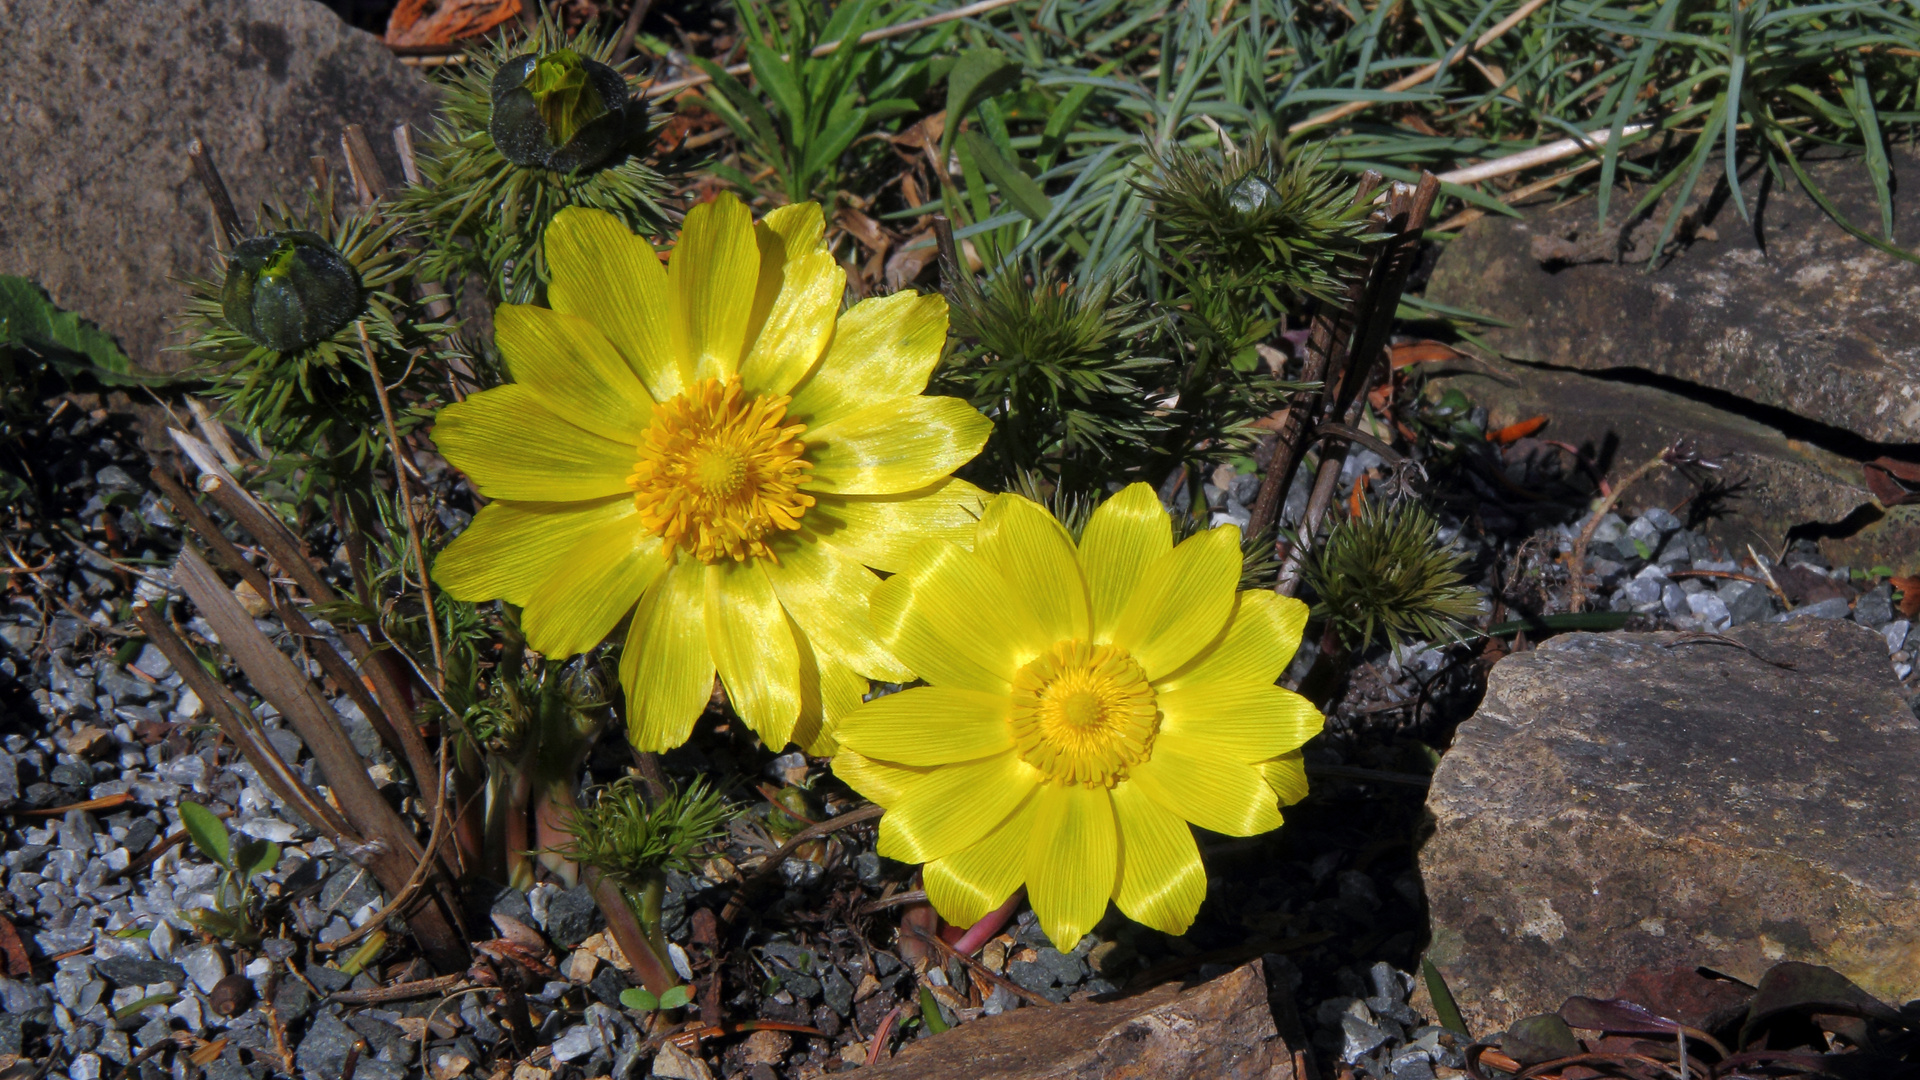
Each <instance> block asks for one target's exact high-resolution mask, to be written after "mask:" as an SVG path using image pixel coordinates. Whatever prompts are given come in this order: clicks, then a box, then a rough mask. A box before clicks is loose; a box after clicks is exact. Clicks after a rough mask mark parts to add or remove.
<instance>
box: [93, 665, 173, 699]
mask: <svg viewBox="0 0 1920 1080" xmlns="http://www.w3.org/2000/svg"><path fill="white" fill-rule="evenodd" d="M94 681H95V682H97V683H99V684H100V692H101V693H103V694H106V695H109V696H110V697H112V698H113V703H114V704H115V705H139V704H142V703H144V702H146V701H149V700H151V699H153V698H156V697H159V696H160V694H159V691H158V690H157V689H156V688H155V687H154V685H153V684H152V683H150V682H147V681H146V680H144V679H139V678H135V677H134V676H132V675H129V674H127V673H126V672H124V671H122V670H120V669H119V668H117V667H114V666H113V665H111V664H108V665H102V666H101V668H100V670H99V671H97V672H96V673H95V674H94Z"/></svg>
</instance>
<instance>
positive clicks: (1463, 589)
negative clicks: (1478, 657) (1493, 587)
mask: <svg viewBox="0 0 1920 1080" xmlns="http://www.w3.org/2000/svg"><path fill="white" fill-rule="evenodd" d="M1464 562H1465V556H1464V555H1463V554H1461V553H1460V552H1458V551H1455V550H1453V549H1452V548H1450V547H1448V546H1447V545H1445V544H1443V543H1441V542H1440V538H1439V523H1438V522H1437V521H1435V520H1434V517H1433V515H1432V514H1430V513H1428V512H1427V510H1426V509H1425V508H1423V507H1421V506H1419V505H1417V504H1415V503H1411V502H1402V503H1399V504H1397V505H1395V506H1393V507H1391V508H1388V509H1384V510H1383V509H1380V508H1379V507H1377V506H1373V505H1369V506H1368V508H1367V509H1366V511H1365V512H1363V513H1362V514H1361V515H1360V516H1359V517H1357V518H1350V519H1347V520H1344V521H1341V522H1339V523H1338V524H1336V525H1334V526H1333V528H1332V529H1331V530H1330V531H1329V532H1328V533H1327V536H1326V539H1325V540H1323V541H1322V542H1321V543H1320V545H1319V548H1318V550H1316V551H1315V552H1313V554H1312V555H1311V556H1309V557H1308V559H1307V560H1306V562H1305V564H1304V566H1303V567H1302V570H1303V576H1304V578H1305V580H1306V583H1307V585H1308V586H1309V587H1311V588H1312V589H1313V591H1314V593H1315V594H1316V595H1317V596H1318V597H1319V599H1318V600H1317V601H1316V602H1315V604H1314V606H1313V614H1314V615H1315V616H1316V617H1319V618H1323V619H1326V620H1327V621H1328V622H1329V623H1331V624H1332V625H1333V627H1334V628H1335V629H1336V630H1337V631H1338V632H1339V634H1340V637H1341V639H1342V640H1343V641H1344V642H1345V643H1346V645H1347V647H1348V648H1350V649H1361V648H1364V647H1366V646H1367V645H1368V644H1370V643H1372V642H1373V641H1374V639H1375V637H1376V635H1378V634H1385V635H1386V638H1387V640H1388V641H1389V642H1390V643H1391V644H1393V645H1395V646H1398V645H1399V644H1400V643H1401V641H1402V639H1403V638H1407V637H1414V638H1423V639H1425V640H1428V641H1455V640H1459V639H1461V638H1463V637H1464V636H1465V635H1466V634H1467V633H1468V630H1467V627H1466V625H1465V620H1467V619H1470V618H1472V617H1473V616H1475V615H1477V614H1479V612H1480V593H1479V591H1478V590H1476V589H1475V588H1474V587H1473V586H1472V585H1470V584H1468V583H1467V582H1466V577H1465V575H1464V574H1463V573H1462V568H1463V564H1464Z"/></svg>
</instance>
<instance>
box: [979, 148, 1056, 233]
mask: <svg viewBox="0 0 1920 1080" xmlns="http://www.w3.org/2000/svg"><path fill="white" fill-rule="evenodd" d="M965 138H966V143H967V150H968V151H969V152H970V153H971V154H972V155H973V160H974V163H975V164H977V165H979V166H980V171H981V172H983V173H985V174H986V175H987V179H989V180H992V181H993V182H994V183H995V184H997V185H998V186H999V188H1000V196H1001V197H1002V198H1004V199H1006V200H1007V202H1008V203H1009V204H1010V205H1012V207H1013V208H1014V209H1015V210H1018V211H1020V213H1022V214H1024V215H1025V216H1026V217H1027V218H1028V220H1031V221H1044V220H1046V217H1047V215H1048V214H1050V213H1052V212H1053V200H1052V199H1049V198H1047V193H1046V191H1045V190H1044V189H1042V188H1041V187H1040V185H1039V184H1038V183H1036V182H1035V181H1034V179H1033V177H1031V176H1028V175H1027V174H1026V173H1024V172H1022V171H1020V166H1019V165H1017V164H1015V163H1013V162H1011V161H1008V160H1007V159H1006V158H1004V157H1001V156H1000V151H998V150H996V149H994V146H993V141H992V140H991V139H987V138H984V137H983V136H981V134H980V133H979V132H977V131H969V132H967V134H966V136H965Z"/></svg>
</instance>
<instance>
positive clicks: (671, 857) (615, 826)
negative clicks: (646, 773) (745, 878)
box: [560, 778, 732, 893]
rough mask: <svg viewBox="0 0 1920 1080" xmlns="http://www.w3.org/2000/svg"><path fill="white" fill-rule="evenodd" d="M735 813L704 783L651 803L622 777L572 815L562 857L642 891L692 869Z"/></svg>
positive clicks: (567, 827) (630, 888) (632, 889)
mask: <svg viewBox="0 0 1920 1080" xmlns="http://www.w3.org/2000/svg"><path fill="white" fill-rule="evenodd" d="M731 814H732V808H731V807H730V806H729V805H728V804H727V801H726V800H725V799H724V798H722V797H721V796H720V793H719V792H717V791H714V790H713V789H712V788H710V787H708V786H707V784H706V782H705V781H702V780H695V781H694V782H693V783H691V784H689V785H687V786H686V787H684V788H676V789H674V790H671V791H669V792H667V794H666V795H665V797H663V798H660V799H658V800H652V799H648V798H647V797H646V795H645V794H643V793H642V792H641V791H640V789H639V788H638V787H636V786H635V785H634V783H633V781H632V780H631V779H630V778H622V779H620V780H616V781H615V782H614V783H612V784H610V785H608V786H607V787H604V788H601V789H600V790H599V791H598V792H597V793H596V794H595V795H594V797H593V798H592V800H591V801H590V802H589V803H588V804H587V805H585V806H582V807H581V808H580V809H578V810H577V811H575V812H574V815H573V818H572V820H571V821H569V822H567V823H566V824H565V826H564V828H565V829H566V830H567V833H568V834H569V835H570V836H572V837H573V842H572V843H571V844H570V845H568V846H567V847H566V848H563V849H562V850H561V851H560V854H562V855H564V856H565V857H566V858H568V859H569V860H571V861H573V862H576V863H579V864H580V865H582V866H591V867H593V868H595V869H597V870H599V871H600V872H601V873H602V874H605V875H606V876H607V877H609V878H611V879H612V880H613V881H614V882H615V883H616V884H618V885H619V886H620V887H621V888H622V889H624V890H626V891H627V892H629V893H638V892H640V891H641V890H642V889H644V888H645V887H646V886H647V885H648V884H649V883H650V882H651V881H652V880H653V878H654V877H655V875H657V874H659V873H660V872H662V871H664V870H687V869H690V868H691V867H692V860H693V856H694V854H695V853H696V852H698V851H699V850H700V849H701V848H702V847H705V846H706V845H707V844H708V843H710V842H712V841H713V840H714V839H715V838H717V837H718V836H719V835H720V832H721V828H722V826H723V825H724V824H725V823H726V820H727V818H728V817H729V816H731Z"/></svg>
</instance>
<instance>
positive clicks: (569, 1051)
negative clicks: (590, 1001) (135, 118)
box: [553, 1024, 752, 1061]
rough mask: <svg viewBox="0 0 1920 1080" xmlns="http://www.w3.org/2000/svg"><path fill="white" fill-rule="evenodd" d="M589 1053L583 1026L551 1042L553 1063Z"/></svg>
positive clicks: (589, 1036)
mask: <svg viewBox="0 0 1920 1080" xmlns="http://www.w3.org/2000/svg"><path fill="white" fill-rule="evenodd" d="M748 1041H749V1042H751V1041H752V1040H748ZM591 1053H593V1036H592V1033H591V1032H590V1031H589V1030H588V1029H587V1026H586V1025H585V1024H577V1025H575V1026H573V1027H570V1028H568V1029H567V1030H566V1032H565V1034H563V1035H561V1036H560V1037H559V1038H557V1039H555V1040H553V1058H554V1060H555V1061H572V1060H573V1059H574V1058H583V1057H586V1056H587V1055H588V1054H591Z"/></svg>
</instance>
